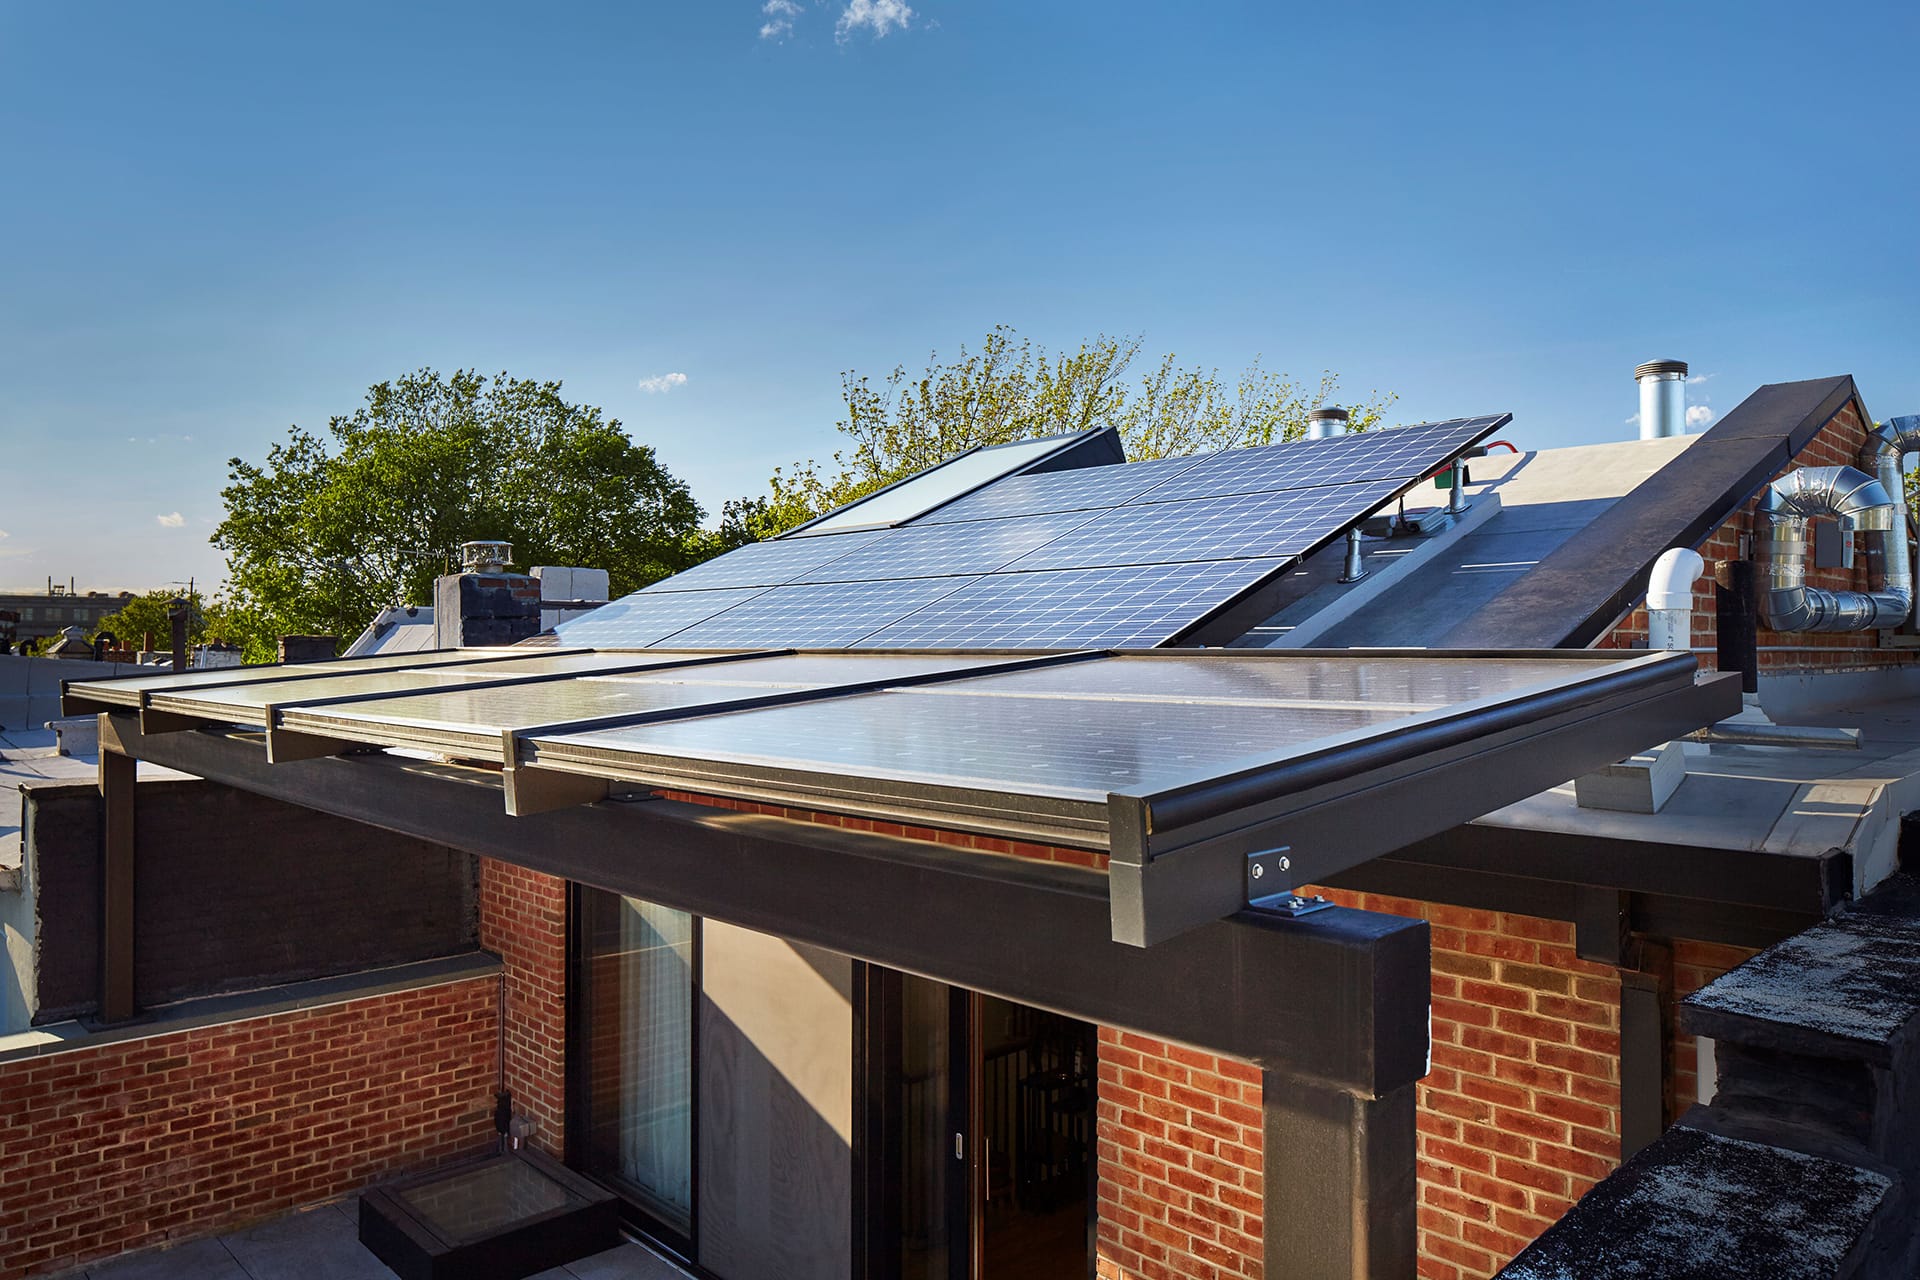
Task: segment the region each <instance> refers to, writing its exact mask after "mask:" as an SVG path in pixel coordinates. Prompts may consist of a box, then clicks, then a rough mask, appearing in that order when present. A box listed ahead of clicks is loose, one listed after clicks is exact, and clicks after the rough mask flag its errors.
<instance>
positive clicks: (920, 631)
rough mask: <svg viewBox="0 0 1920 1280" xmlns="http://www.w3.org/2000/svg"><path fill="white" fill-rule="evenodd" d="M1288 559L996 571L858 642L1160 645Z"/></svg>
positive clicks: (876, 645)
mask: <svg viewBox="0 0 1920 1280" xmlns="http://www.w3.org/2000/svg"><path fill="white" fill-rule="evenodd" d="M1285 564H1286V562H1285V561H1284V560H1216V561H1212V562H1209V563H1206V564H1165V565H1139V566H1129V567H1125V568H1116V569H1066V570H1054V571H1051V572H1042V573H993V574H988V575H986V576H985V577H981V578H978V579H975V580H974V581H973V582H971V583H969V584H967V585H966V586H963V587H961V588H960V589H959V590H957V591H954V592H952V593H951V594H949V595H945V596H942V597H940V598H939V599H938V600H935V601H933V602H932V603H930V604H928V605H926V606H925V607H923V608H921V609H919V610H917V611H915V612H914V613H911V614H908V615H906V616H905V617H903V618H901V619H900V620H899V621H898V622H895V623H893V624H892V625H891V626H887V627H884V628H882V629H880V630H877V631H875V632H873V633H872V634H870V635H868V636H866V637H865V638H863V639H862V640H861V641H860V642H859V643H860V645H861V646H862V647H864V648H870V649H944V648H955V649H1102V648H1106V649H1122V648H1134V647H1145V646H1149V645H1156V644H1165V643H1166V642H1167V641H1168V640H1171V639H1173V638H1174V637H1175V636H1177V635H1179V634H1180V633H1181V632H1182V631H1184V630H1186V629H1187V628H1188V627H1189V626H1191V625H1192V624H1193V623H1195V622H1197V621H1199V620H1200V619H1202V618H1204V617H1205V616H1206V615H1207V614H1209V613H1211V612H1213V610H1215V609H1217V608H1218V607H1220V606H1221V605H1223V604H1225V603H1227V602H1228V601H1230V600H1232V599H1233V598H1234V597H1235V596H1238V595H1239V594H1240V593H1241V592H1243V591H1246V590H1247V589H1248V588H1250V587H1253V586H1256V585H1258V584H1259V582H1260V581H1261V580H1262V579H1264V578H1266V577H1267V576H1268V575H1269V574H1272V573H1274V572H1275V571H1277V570H1279V569H1280V568H1282V567H1283V566H1284V565H1285Z"/></svg>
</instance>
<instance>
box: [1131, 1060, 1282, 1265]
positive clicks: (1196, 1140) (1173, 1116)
mask: <svg viewBox="0 0 1920 1280" xmlns="http://www.w3.org/2000/svg"><path fill="white" fill-rule="evenodd" d="M1099 1057H1100V1129H1099V1151H1098V1160H1099V1170H1098V1172H1099V1191H1098V1195H1099V1206H1098V1207H1099V1232H1098V1250H1099V1254H1098V1257H1099V1263H1098V1266H1099V1274H1100V1277H1101V1280H1163V1278H1165V1277H1172V1276H1185V1277H1192V1278H1193V1280H1215V1277H1227V1276H1245V1277H1251V1278H1253V1280H1258V1278H1259V1276H1260V1273H1261V1266H1262V1263H1261V1243H1260V1241H1261V1217H1260V1214H1261V1196H1262V1195H1263V1193H1264V1183H1263V1178H1262V1176H1261V1170H1262V1168H1263V1160H1262V1156H1261V1138H1262V1134H1261V1116H1260V1072H1259V1070H1258V1069H1257V1068H1255V1067H1252V1066H1249V1065H1248V1064H1246V1063H1244V1062H1236V1061H1234V1060H1233V1059H1231V1058H1221V1057H1217V1056H1216V1055H1214V1054H1211V1053H1207V1052H1205V1051H1204V1050H1199V1049H1189V1048H1186V1047H1185V1046H1183V1045H1176V1044H1169V1043H1167V1042H1165V1041H1161V1040H1154V1039H1150V1038H1148V1037H1146V1036H1138V1035H1134V1034H1133V1033H1132V1032H1129V1031H1116V1030H1114V1029H1112V1028H1111V1027H1102V1028H1100V1051H1099Z"/></svg>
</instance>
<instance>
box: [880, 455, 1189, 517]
mask: <svg viewBox="0 0 1920 1280" xmlns="http://www.w3.org/2000/svg"><path fill="white" fill-rule="evenodd" d="M1212 456H1214V455H1212V454H1207V453H1202V454H1195V455H1194V456H1192V457H1188V458H1157V459H1154V460H1152V461H1149V462H1127V463H1122V464H1120V465H1118V466H1106V467H1086V468H1084V469H1082V470H1079V471H1048V472H1042V473H1041V474H1039V475H1030V476H1009V477H1007V478H1006V479H1005V480H1002V481H1000V482H999V483H998V484H991V485H988V486H987V487H986V488H984V489H982V490H980V491H979V492H978V493H970V494H968V495H967V496H966V497H964V498H962V499H960V500H959V501H958V502H954V503H950V504H949V505H947V506H944V507H941V508H939V509H937V510H935V511H931V512H929V513H927V514H926V515H924V516H921V517H920V518H919V519H918V520H915V521H914V522H913V524H912V525H911V526H909V527H910V528H912V527H919V526H922V525H929V524H954V523H957V522H960V521H965V520H995V519H999V518H1001V517H1003V516H1026V515H1039V514H1043V513H1045V512H1050V511H1100V510H1104V509H1106V508H1107V507H1117V506H1119V505H1120V504H1121V503H1123V502H1126V501H1128V500H1130V499H1133V498H1136V497H1139V496H1140V495H1142V494H1143V493H1146V492H1148V491H1150V490H1151V489H1152V488H1153V487H1154V486H1155V485H1158V484H1163V483H1165V482H1166V481H1168V480H1170V479H1172V478H1173V477H1174V476H1177V475H1179V474H1180V473H1181V472H1183V471H1189V470H1191V469H1192V468H1193V467H1194V466H1195V465H1197V464H1198V463H1200V462H1201V461H1203V460H1205V459H1207V458H1210V457H1212Z"/></svg>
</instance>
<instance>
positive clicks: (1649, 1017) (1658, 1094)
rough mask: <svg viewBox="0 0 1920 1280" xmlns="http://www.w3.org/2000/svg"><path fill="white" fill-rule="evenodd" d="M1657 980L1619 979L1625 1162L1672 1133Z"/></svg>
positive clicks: (1643, 976)
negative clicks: (1669, 1119)
mask: <svg viewBox="0 0 1920 1280" xmlns="http://www.w3.org/2000/svg"><path fill="white" fill-rule="evenodd" d="M1660 987H1661V983H1660V978H1659V976H1658V974H1655V973H1646V972H1636V971H1634V970H1631V969H1627V970H1623V971H1622V972H1621V974H1620V1158H1621V1159H1623V1160H1624V1159H1626V1158H1627V1157H1628V1156H1631V1155H1632V1154H1633V1153H1634V1152H1636V1151H1638V1150H1640V1149H1641V1148H1642V1147H1644V1146H1646V1145H1647V1144H1649V1143H1651V1142H1652V1141H1654V1139H1656V1138H1658V1137H1659V1136H1660V1135H1661V1134H1662V1133H1664V1132H1666V1128H1667V1079H1666V1070H1665V1066H1666V1061H1667V1019H1666V1017H1665V1008H1666V1002H1665V1001H1664V1000H1662V999H1661V993H1660Z"/></svg>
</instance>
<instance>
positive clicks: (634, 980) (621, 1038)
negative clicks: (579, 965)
mask: <svg viewBox="0 0 1920 1280" xmlns="http://www.w3.org/2000/svg"><path fill="white" fill-rule="evenodd" d="M583 894H584V899H583V910H582V913H581V915H582V925H583V928H584V930H585V932H586V934H587V937H586V939H585V954H584V956H583V963H584V965H585V966H586V969H587V973H586V978H587V982H586V986H587V993H588V1007H587V1010H586V1021H587V1046H586V1049H587V1076H588V1083H587V1099H586V1103H587V1124H586V1133H587V1143H586V1145H587V1150H586V1152H585V1153H584V1155H585V1164H586V1171H587V1172H589V1173H592V1174H595V1175H597V1176H599V1177H601V1178H605V1179H607V1180H609V1181H611V1182H613V1183H615V1184H616V1185H618V1186H619V1187H620V1188H621V1189H622V1190H623V1191H625V1192H626V1193H627V1194H628V1195H629V1196H630V1197H631V1198H632V1199H633V1200H635V1201H636V1202H637V1203H638V1204H639V1205H640V1206H641V1207H642V1208H644V1209H646V1210H647V1211H648V1212H649V1213H651V1214H653V1215H654V1216H655V1217H657V1218H658V1219H660V1221H661V1223H662V1224H663V1225H665V1226H667V1227H669V1228H671V1229H673V1230H674V1231H677V1232H679V1233H680V1234H682V1235H686V1234H689V1233H690V1231H691V1228H692V1223H693V1177H692V1173H693V1161H692V1150H693V1093H692V1089H693V1074H692V1066H693V917H692V916H690V915H688V914H687V913H686V912H683V911H674V910H672V909H670V908H667V907H662V906H656V905H655V904H653V903H650V902H641V901H639V900H637V899H634V898H621V897H616V896H615V895H613V894H607V893H599V892H594V891H590V890H589V891H583Z"/></svg>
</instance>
